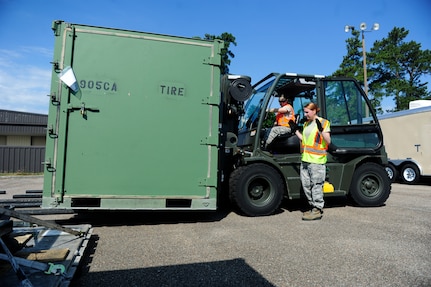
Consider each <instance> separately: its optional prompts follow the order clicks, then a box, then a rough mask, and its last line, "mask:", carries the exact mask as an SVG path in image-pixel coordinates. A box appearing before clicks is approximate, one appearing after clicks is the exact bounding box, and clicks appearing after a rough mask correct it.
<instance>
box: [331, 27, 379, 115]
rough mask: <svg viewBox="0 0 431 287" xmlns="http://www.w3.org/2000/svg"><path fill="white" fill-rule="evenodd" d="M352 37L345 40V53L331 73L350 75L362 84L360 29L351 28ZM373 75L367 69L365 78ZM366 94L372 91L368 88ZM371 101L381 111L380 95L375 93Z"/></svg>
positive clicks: (362, 68)
mask: <svg viewBox="0 0 431 287" xmlns="http://www.w3.org/2000/svg"><path fill="white" fill-rule="evenodd" d="M351 31H352V32H351V33H352V37H350V38H348V39H347V40H346V48H347V55H346V56H344V57H343V61H342V62H341V64H340V66H339V69H338V70H337V71H335V72H334V73H333V74H332V75H333V76H338V77H351V78H355V79H356V80H358V81H359V83H360V84H361V85H362V86H364V65H363V53H362V40H361V39H360V36H361V31H359V30H355V29H352V30H351ZM372 75H373V71H372V70H369V69H367V78H369V77H370V76H372ZM368 94H369V95H372V94H373V91H372V90H371V89H370V88H369V90H368ZM370 98H371V99H370V100H371V103H372V105H373V107H374V109H375V110H376V112H377V113H383V111H382V108H381V107H380V105H381V104H380V103H381V101H382V95H381V94H377V95H373V96H372V97H370Z"/></svg>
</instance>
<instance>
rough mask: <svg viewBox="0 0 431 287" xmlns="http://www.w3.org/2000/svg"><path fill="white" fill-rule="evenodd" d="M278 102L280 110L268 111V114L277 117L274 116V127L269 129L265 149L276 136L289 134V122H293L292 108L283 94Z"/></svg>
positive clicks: (293, 113)
mask: <svg viewBox="0 0 431 287" xmlns="http://www.w3.org/2000/svg"><path fill="white" fill-rule="evenodd" d="M278 102H279V103H280V106H281V107H280V108H272V109H270V110H269V112H271V113H277V115H276V116H275V122H274V126H273V127H272V128H271V131H270V132H269V135H268V137H267V139H266V145H265V148H268V146H269V145H270V144H271V143H272V141H273V140H274V138H275V137H277V136H278V135H282V134H287V133H290V132H291V128H290V124H289V121H294V120H295V112H294V110H293V107H292V105H291V104H290V103H289V101H288V100H287V98H286V97H285V96H284V95H283V94H282V95H281V96H280V97H279V99H278Z"/></svg>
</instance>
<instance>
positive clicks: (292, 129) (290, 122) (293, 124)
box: [289, 120, 298, 133]
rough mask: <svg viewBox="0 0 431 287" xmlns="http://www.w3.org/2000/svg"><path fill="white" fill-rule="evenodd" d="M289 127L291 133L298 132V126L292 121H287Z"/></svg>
mask: <svg viewBox="0 0 431 287" xmlns="http://www.w3.org/2000/svg"><path fill="white" fill-rule="evenodd" d="M289 126H290V129H291V131H292V133H295V132H296V131H297V130H298V125H297V124H296V123H295V122H294V121H292V120H289Z"/></svg>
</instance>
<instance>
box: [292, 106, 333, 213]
mask: <svg viewBox="0 0 431 287" xmlns="http://www.w3.org/2000/svg"><path fill="white" fill-rule="evenodd" d="M319 111H320V108H319V107H318V106H317V104H315V103H313V102H311V103H308V104H306V105H305V106H304V115H305V117H306V119H307V121H306V122H305V123H304V128H303V130H302V133H301V132H300V131H299V130H298V127H297V125H296V124H294V123H292V129H294V130H295V134H296V135H297V136H298V138H299V139H300V141H301V168H300V176H301V183H302V188H303V190H304V193H305V196H306V197H307V200H308V204H309V205H310V210H309V211H306V212H304V214H303V216H302V219H303V220H318V219H321V218H322V216H323V206H324V200H323V184H324V182H325V178H326V161H327V149H328V146H329V145H330V143H331V134H330V132H331V128H330V122H329V121H328V120H327V119H324V118H321V117H319V116H317V113H318V112H319Z"/></svg>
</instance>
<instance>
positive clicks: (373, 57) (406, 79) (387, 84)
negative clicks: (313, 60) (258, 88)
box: [204, 27, 431, 114]
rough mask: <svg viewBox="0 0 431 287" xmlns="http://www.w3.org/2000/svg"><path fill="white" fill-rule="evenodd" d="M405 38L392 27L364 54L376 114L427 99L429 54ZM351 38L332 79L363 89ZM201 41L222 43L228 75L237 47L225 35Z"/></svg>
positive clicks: (356, 38)
mask: <svg viewBox="0 0 431 287" xmlns="http://www.w3.org/2000/svg"><path fill="white" fill-rule="evenodd" d="M408 34H409V31H408V30H406V29H405V28H398V27H394V28H393V29H392V30H391V31H390V32H389V34H388V36H387V37H386V38H383V39H382V40H379V41H375V42H374V44H373V46H372V47H371V49H370V52H367V53H366V59H367V67H366V68H367V82H368V95H369V98H370V99H371V102H372V104H373V107H374V108H375V110H376V112H377V113H379V114H381V113H384V112H395V111H401V110H406V109H408V108H409V102H410V101H414V100H429V99H431V92H430V91H429V89H428V84H429V83H428V82H425V81H424V76H429V75H431V50H428V49H426V50H423V49H422V47H421V44H420V43H417V42H415V41H407V40H406V38H407V36H408ZM351 35H352V36H351V37H350V38H348V39H347V40H346V49H347V54H346V55H345V56H344V57H343V60H342V62H341V64H340V66H339V68H338V70H337V71H335V72H334V73H333V74H332V76H344V77H353V78H355V79H357V80H358V81H359V82H360V83H361V84H362V85H364V67H363V56H362V55H363V53H362V41H361V39H360V35H361V31H359V30H355V29H352V30H351ZM204 39H206V40H214V39H221V40H223V41H224V42H225V47H224V48H223V50H222V55H221V56H222V64H221V72H222V74H227V73H229V65H230V63H231V58H234V57H235V55H234V54H233V53H232V51H231V50H230V45H231V44H232V45H235V46H236V45H237V43H236V39H235V37H234V36H233V35H232V34H230V33H226V32H225V33H223V34H221V35H220V36H216V35H210V34H205V37H204ZM386 98H393V99H394V108H393V109H392V110H383V108H382V106H381V103H382V101H383V100H384V99H386Z"/></svg>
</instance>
